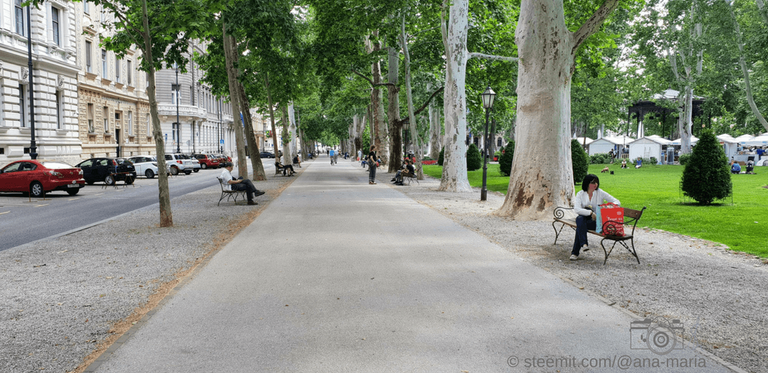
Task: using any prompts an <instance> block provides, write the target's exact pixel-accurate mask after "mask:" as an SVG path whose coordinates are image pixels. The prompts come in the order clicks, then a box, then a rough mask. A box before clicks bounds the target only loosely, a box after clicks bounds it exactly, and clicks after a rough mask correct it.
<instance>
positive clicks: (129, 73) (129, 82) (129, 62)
mask: <svg viewBox="0 0 768 373" xmlns="http://www.w3.org/2000/svg"><path fill="white" fill-rule="evenodd" d="M131 69H132V66H131V60H128V85H132V84H133V83H132V82H131V75H132V74H131Z"/></svg>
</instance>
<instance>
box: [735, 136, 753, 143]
mask: <svg viewBox="0 0 768 373" xmlns="http://www.w3.org/2000/svg"><path fill="white" fill-rule="evenodd" d="M753 138H754V136H752V135H741V136H739V137H737V138H736V139H735V140H736V142H738V143H743V142H745V141H749V140H752V139H753Z"/></svg>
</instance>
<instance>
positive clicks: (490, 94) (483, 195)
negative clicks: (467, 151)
mask: <svg viewBox="0 0 768 373" xmlns="http://www.w3.org/2000/svg"><path fill="white" fill-rule="evenodd" d="M480 96H481V97H482V98H483V107H484V108H485V137H483V188H482V189H481V190H480V200H481V201H485V200H486V199H488V190H487V189H486V188H485V182H486V180H487V179H488V113H489V112H490V111H491V109H493V99H494V98H496V92H494V91H493V90H492V89H491V86H488V88H486V90H485V92H483V93H482V94H481V95H480Z"/></svg>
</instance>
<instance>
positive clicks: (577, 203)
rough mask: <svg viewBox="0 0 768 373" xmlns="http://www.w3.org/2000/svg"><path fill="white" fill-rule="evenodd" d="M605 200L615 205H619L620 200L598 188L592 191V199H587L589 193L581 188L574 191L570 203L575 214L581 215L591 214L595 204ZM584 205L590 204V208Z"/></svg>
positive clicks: (595, 206)
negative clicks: (576, 191) (574, 193)
mask: <svg viewBox="0 0 768 373" xmlns="http://www.w3.org/2000/svg"><path fill="white" fill-rule="evenodd" d="M603 201H605V202H603ZM606 202H612V203H615V204H617V205H621V202H619V200H618V199H616V198H613V196H612V195H610V194H608V193H606V192H605V191H603V190H602V189H600V188H598V189H597V190H595V191H594V192H592V199H589V193H588V192H586V191H583V190H580V191H579V192H578V193H576V195H575V196H573V199H571V203H572V204H573V211H576V213H577V214H579V215H582V216H589V215H591V214H592V212H594V211H597V206H599V205H602V204H603V203H606ZM586 206H591V207H592V210H589V209H587V208H586Z"/></svg>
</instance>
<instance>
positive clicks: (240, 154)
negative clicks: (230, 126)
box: [222, 24, 253, 178]
mask: <svg viewBox="0 0 768 373" xmlns="http://www.w3.org/2000/svg"><path fill="white" fill-rule="evenodd" d="M222 28H223V31H224V35H223V37H224V60H225V64H226V68H227V80H228V81H229V103H230V104H231V105H232V117H233V118H232V119H233V120H234V127H235V146H236V147H237V173H238V175H239V176H242V177H243V178H245V177H248V162H247V160H246V159H245V144H244V139H245V135H244V133H243V124H242V122H241V121H239V119H240V104H239V103H238V101H239V97H240V94H239V92H238V89H237V84H238V83H237V70H235V65H234V59H235V57H234V56H232V51H233V50H234V49H233V46H232V45H231V43H232V42H233V41H234V39H233V38H230V37H228V35H227V25H226V24H224V25H223V26H222ZM245 115H249V113H247V112H246V113H245V114H244V115H243V116H245ZM251 151H253V149H251Z"/></svg>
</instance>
